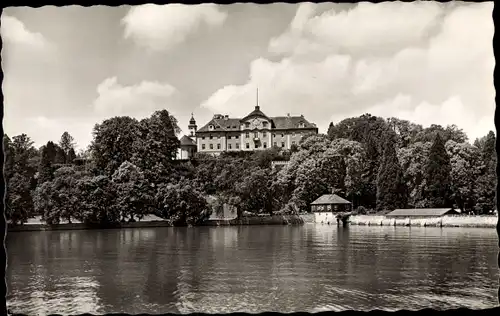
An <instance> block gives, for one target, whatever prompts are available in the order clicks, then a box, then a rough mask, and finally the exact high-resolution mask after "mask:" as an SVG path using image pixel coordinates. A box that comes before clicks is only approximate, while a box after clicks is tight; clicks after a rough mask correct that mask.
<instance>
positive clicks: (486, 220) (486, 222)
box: [349, 215, 498, 227]
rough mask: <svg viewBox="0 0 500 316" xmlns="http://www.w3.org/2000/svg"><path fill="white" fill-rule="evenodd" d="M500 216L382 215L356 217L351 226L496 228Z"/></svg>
mask: <svg viewBox="0 0 500 316" xmlns="http://www.w3.org/2000/svg"><path fill="white" fill-rule="evenodd" d="M497 222H498V216H465V215H463V216H443V217H430V218H414V219H410V218H398V219H395V218H386V217H385V216H380V215H354V216H351V217H350V218H349V223H350V224H351V225H370V226H437V227H441V226H442V227H496V225H497Z"/></svg>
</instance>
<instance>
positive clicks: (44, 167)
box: [37, 142, 54, 185]
mask: <svg viewBox="0 0 500 316" xmlns="http://www.w3.org/2000/svg"><path fill="white" fill-rule="evenodd" d="M49 143H51V142H49ZM49 143H47V145H46V146H43V147H42V148H41V152H42V153H41V156H42V157H41V159H40V164H39V165H38V177H37V183H38V184H39V185H40V184H42V183H44V182H47V181H51V180H52V179H53V176H54V174H53V173H54V169H53V166H52V160H51V157H50V155H51V152H50V150H51V146H50V144H49Z"/></svg>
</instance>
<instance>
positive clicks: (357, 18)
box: [270, 2, 442, 55]
mask: <svg viewBox="0 0 500 316" xmlns="http://www.w3.org/2000/svg"><path fill="white" fill-rule="evenodd" d="M314 6H315V5H313V4H311V3H304V4H302V5H301V6H300V7H299V9H298V10H297V14H296V16H295V19H294V20H293V22H292V24H291V27H290V28H289V30H288V31H287V32H285V33H284V34H282V35H281V36H279V37H277V38H275V39H273V40H271V42H270V51H271V52H274V53H294V54H310V53H317V52H322V53H326V54H329V53H343V54H353V55H358V54H361V55H363V54H366V52H367V47H369V48H370V50H369V53H370V54H371V55H374V54H380V53H387V52H396V51H398V50H399V49H401V48H402V47H406V46H408V45H411V44H414V43H416V42H419V41H420V40H422V39H423V38H425V37H427V36H428V35H429V34H430V33H431V32H432V31H433V28H435V27H436V20H437V18H438V17H439V16H440V15H441V13H442V10H441V5H440V4H439V3H436V2H425V3H423V2H414V3H402V2H383V3H376V4H375V3H370V2H360V3H359V4H358V5H357V6H356V7H355V8H354V9H352V10H349V11H339V12H336V11H335V10H329V11H327V12H325V13H323V14H321V15H319V16H313V14H314Z"/></svg>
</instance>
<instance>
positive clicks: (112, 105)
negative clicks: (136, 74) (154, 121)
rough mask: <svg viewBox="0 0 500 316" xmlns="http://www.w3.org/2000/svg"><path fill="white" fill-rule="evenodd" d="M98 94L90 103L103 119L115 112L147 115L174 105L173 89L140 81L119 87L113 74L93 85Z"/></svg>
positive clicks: (157, 83)
mask: <svg viewBox="0 0 500 316" xmlns="http://www.w3.org/2000/svg"><path fill="white" fill-rule="evenodd" d="M97 93H98V97H97V99H96V100H95V101H94V103H93V104H92V106H93V108H94V110H95V112H96V114H98V115H100V116H102V117H103V118H108V117H110V116H117V115H130V116H134V117H138V118H139V117H142V116H149V115H151V113H153V112H154V111H156V110H161V109H164V108H171V107H175V105H177V103H178V101H177V99H176V97H177V90H176V89H175V88H174V87H173V86H171V85H169V84H167V83H159V82H151V81H142V82H141V83H139V84H136V85H130V86H123V85H121V84H120V83H118V80H117V78H116V77H112V78H107V79H105V80H104V81H103V82H102V83H101V84H99V85H98V87H97Z"/></svg>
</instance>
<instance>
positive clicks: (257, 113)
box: [241, 105, 271, 121]
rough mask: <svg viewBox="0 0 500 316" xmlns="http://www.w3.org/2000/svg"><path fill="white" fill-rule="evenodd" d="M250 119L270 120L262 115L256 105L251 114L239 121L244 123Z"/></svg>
mask: <svg viewBox="0 0 500 316" xmlns="http://www.w3.org/2000/svg"><path fill="white" fill-rule="evenodd" d="M251 117H263V118H265V119H268V120H271V119H270V118H269V117H267V115H265V114H264V112H262V111H261V110H260V106H258V105H257V106H255V109H254V110H253V111H252V112H250V113H249V114H248V115H247V116H245V117H244V118H242V119H241V120H242V121H245V120H247V119H249V118H251Z"/></svg>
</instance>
